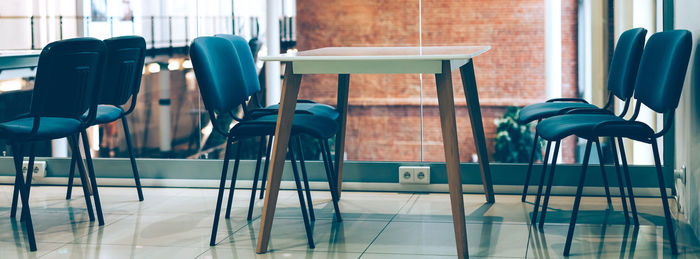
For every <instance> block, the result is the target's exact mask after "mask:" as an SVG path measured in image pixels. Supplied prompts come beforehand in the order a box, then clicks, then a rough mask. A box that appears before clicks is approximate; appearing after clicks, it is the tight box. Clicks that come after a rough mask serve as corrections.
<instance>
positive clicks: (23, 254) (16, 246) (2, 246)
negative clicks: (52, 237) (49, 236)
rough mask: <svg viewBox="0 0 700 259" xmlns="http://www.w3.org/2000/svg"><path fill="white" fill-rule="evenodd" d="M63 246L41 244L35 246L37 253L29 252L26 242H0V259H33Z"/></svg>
mask: <svg viewBox="0 0 700 259" xmlns="http://www.w3.org/2000/svg"><path fill="white" fill-rule="evenodd" d="M61 246H63V244H61V243H41V242H38V243H37V244H36V248H37V251H35V252H30V251H29V243H27V242H26V241H18V242H0V258H3V259H14V258H18V259H33V258H39V257H41V256H43V255H46V254H48V253H51V252H53V251H54V250H56V249H57V248H59V247H61Z"/></svg>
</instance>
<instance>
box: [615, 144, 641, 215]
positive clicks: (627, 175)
mask: <svg viewBox="0 0 700 259" xmlns="http://www.w3.org/2000/svg"><path fill="white" fill-rule="evenodd" d="M617 144H618V146H619V147H620V157H621V159H622V169H623V170H624V172H625V181H626V182H627V194H628V195H629V196H628V197H629V202H630V209H632V219H633V221H634V225H635V226H639V217H638V216H637V205H636V202H635V201H634V192H633V191H632V177H630V170H629V167H628V166H627V156H626V155H625V143H623V142H622V138H617Z"/></svg>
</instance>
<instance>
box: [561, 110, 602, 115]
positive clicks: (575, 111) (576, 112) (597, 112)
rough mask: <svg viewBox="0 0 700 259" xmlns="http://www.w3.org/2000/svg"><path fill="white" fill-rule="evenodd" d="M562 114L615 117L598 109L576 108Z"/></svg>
mask: <svg viewBox="0 0 700 259" xmlns="http://www.w3.org/2000/svg"><path fill="white" fill-rule="evenodd" d="M562 114H609V115H615V114H614V113H613V112H611V111H608V110H603V109H598V108H577V109H569V110H566V111H564V112H563V113H562Z"/></svg>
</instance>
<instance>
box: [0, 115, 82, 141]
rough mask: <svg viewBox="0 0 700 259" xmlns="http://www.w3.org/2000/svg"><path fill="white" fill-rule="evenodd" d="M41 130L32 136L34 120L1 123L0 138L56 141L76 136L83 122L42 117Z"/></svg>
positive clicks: (24, 119)
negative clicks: (72, 135)
mask: <svg viewBox="0 0 700 259" xmlns="http://www.w3.org/2000/svg"><path fill="white" fill-rule="evenodd" d="M39 120H40V123H39V128H38V129H37V131H36V133H34V134H32V128H33V126H34V118H31V117H28V118H21V119H16V120H12V121H8V122H3V123H0V136H2V137H3V138H8V139H22V140H25V141H28V140H39V139H56V138H62V137H66V136H68V135H71V134H75V133H76V132H78V130H80V125H81V122H80V121H79V120H77V119H72V118H59V117H41V118H39Z"/></svg>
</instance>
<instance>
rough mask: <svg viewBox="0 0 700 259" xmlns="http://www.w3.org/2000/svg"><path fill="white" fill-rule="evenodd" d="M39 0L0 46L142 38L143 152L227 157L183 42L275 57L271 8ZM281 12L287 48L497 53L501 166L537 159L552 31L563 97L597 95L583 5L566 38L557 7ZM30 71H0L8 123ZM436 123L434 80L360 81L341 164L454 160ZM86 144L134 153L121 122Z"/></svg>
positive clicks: (23, 100)
mask: <svg viewBox="0 0 700 259" xmlns="http://www.w3.org/2000/svg"><path fill="white" fill-rule="evenodd" d="M39 2H41V3H40V5H46V7H47V8H44V9H42V8H39V9H37V8H33V7H32V6H31V5H30V4H28V5H27V6H21V5H11V4H8V3H0V7H2V8H3V10H4V11H6V12H5V13H6V14H5V13H4V14H3V15H2V16H0V21H2V22H0V32H3V34H4V35H13V37H12V40H7V39H5V40H2V41H0V49H15V50H16V49H35V50H40V49H41V48H42V47H43V46H44V45H46V44H48V43H49V42H51V41H55V40H59V39H64V38H71V37H77V36H91V37H97V38H108V37H113V36H119V35H129V34H136V35H142V36H143V37H144V38H145V39H146V41H147V47H148V56H147V59H146V65H145V67H144V69H143V78H142V83H141V92H140V93H139V96H138V98H137V99H136V102H137V104H136V109H135V110H134V112H133V113H132V114H130V115H129V116H128V117H127V118H128V122H129V124H130V125H129V126H130V130H131V134H132V140H133V146H134V150H135V153H136V156H137V157H140V158H187V159H202V158H209V159H218V158H220V157H222V151H223V143H224V140H223V137H222V136H220V135H218V134H217V133H216V132H213V131H212V125H211V123H210V121H209V118H208V114H207V113H206V111H205V110H204V107H203V105H202V103H201V98H200V96H199V91H198V88H197V84H196V79H195V77H194V73H193V71H192V65H191V62H189V59H188V53H187V46H188V44H189V43H191V41H192V39H194V38H195V37H197V36H202V35H213V34H217V33H229V34H230V33H234V34H237V35H241V36H243V37H245V38H246V39H249V40H251V41H255V42H258V43H262V48H261V49H259V52H256V54H258V55H265V54H267V46H266V45H265V43H264V42H265V38H266V37H267V36H268V34H267V33H266V31H265V28H266V26H265V19H264V17H265V15H266V10H267V9H266V6H265V1H233V2H229V1H218V0H198V1H185V0H177V1H165V2H162V1H161V2H153V1H131V0H92V1H83V4H84V6H82V7H80V6H77V4H76V2H75V1H60V2H61V3H62V4H65V6H64V8H56V7H57V6H54V5H57V3H51V1H39ZM281 2H282V13H281V14H280V16H281V17H280V21H279V23H280V43H281V44H280V45H281V51H282V52H287V51H304V50H310V49H316V48H322V47H331V46H437V45H488V46H491V49H490V50H489V51H488V52H486V53H485V54H483V55H480V56H478V57H476V58H475V59H474V65H475V70H476V79H477V85H478V91H479V99H480V104H481V112H482V116H483V118H482V120H483V124H484V131H485V134H486V138H487V149H488V152H489V156H490V160H491V161H492V162H494V161H495V162H527V159H529V152H530V150H531V147H532V137H531V136H532V133H533V132H532V130H534V129H532V130H528V129H529V128H530V127H531V126H532V125H530V127H528V126H524V125H517V124H514V121H513V116H515V114H517V110H518V109H519V108H520V107H523V106H525V105H528V104H532V103H537V102H542V101H544V100H546V99H547V96H548V94H547V92H548V91H549V90H548V89H547V83H546V80H547V76H548V74H547V71H546V68H545V65H546V62H548V60H547V59H546V58H545V57H546V56H547V55H546V53H545V52H546V51H548V49H547V48H546V46H545V38H546V33H555V34H558V36H559V37H560V38H561V45H560V47H561V71H560V72H561V84H560V85H558V86H557V87H559V88H560V89H559V90H560V92H561V94H560V95H561V96H563V97H589V98H590V91H591V89H586V87H587V84H583V83H581V82H582V79H581V78H580V77H581V75H582V72H581V70H582V69H583V68H582V67H583V66H584V64H583V63H581V62H584V61H585V60H586V59H585V58H583V59H582V58H581V56H582V55H583V56H585V55H591V53H589V52H586V51H585V46H584V45H585V44H583V43H582V39H581V38H580V37H581V36H580V35H582V34H581V33H580V32H581V31H582V30H583V29H582V26H583V25H581V24H580V23H579V21H580V20H581V19H580V17H581V15H582V14H581V13H582V12H581V8H582V5H581V3H579V1H576V0H566V1H561V20H560V24H559V29H560V31H556V32H551V31H550V32H547V31H546V28H548V27H547V26H549V24H548V23H547V21H546V20H545V16H544V15H543V13H544V12H545V4H546V2H547V1H506V0H498V1H490V0H479V1H468V2H463V1H427V0H426V1H423V0H396V1H327V0H284V1H281ZM78 3H80V2H78ZM62 6H63V5H62ZM66 6H67V7H66ZM37 10H38V11H37ZM41 10H44V11H41ZM45 10H52V11H51V13H50V12H48V11H45ZM76 10H77V11H76ZM553 28H556V27H553ZM582 44H583V45H582ZM582 50H583V51H582ZM264 69H265V68H264V64H263V63H262V62H259V61H258V70H259V72H260V73H261V75H260V78H261V79H264V77H265V76H264V72H263V71H264ZM33 73H34V70H33V69H31V68H23V69H18V70H6V71H2V73H0V91H1V92H2V94H0V98H2V99H3V100H5V101H2V102H0V103H1V104H0V105H3V106H5V107H7V109H3V118H2V119H3V120H7V119H9V118H11V117H12V116H13V114H20V113H22V112H24V111H26V109H27V107H28V105H29V102H30V96H31V94H30V91H29V89H31V88H32V84H33V81H32V80H33ZM452 79H453V85H454V97H455V104H456V117H457V127H458V136H459V139H460V140H459V145H460V155H461V157H460V159H461V161H463V162H475V161H476V159H477V158H476V151H475V147H474V141H473V137H472V133H471V127H470V125H471V123H470V122H469V115H468V112H467V109H466V101H465V96H464V91H463V89H462V87H461V77H460V75H459V73H458V71H455V72H454V73H453V75H452ZM337 80H338V78H337V76H335V75H308V76H304V78H303V80H302V86H301V91H300V94H299V98H300V99H311V100H314V101H316V102H319V103H325V104H329V105H335V104H336V98H337ZM263 81H264V80H263ZM263 88H265V87H264V84H263ZM595 91H603V89H602V88H601V89H595ZM266 94H279V93H274V92H266V89H263V91H262V92H261V96H258V98H259V99H260V100H263V101H264V100H265V96H264V95H266ZM127 105H128V104H127ZM439 119H440V117H439V113H438V107H437V97H436V89H435V77H434V75H430V74H424V75H352V76H351V77H350V92H349V106H348V120H347V131H346V132H347V133H346V135H347V138H346V143H347V144H346V148H345V154H342V155H343V156H344V157H345V158H346V159H348V160H357V161H407V162H441V161H443V160H444V153H443V147H442V138H441V135H442V134H441V130H440V124H439ZM89 135H90V142H91V147H92V148H93V153H94V155H95V156H96V157H127V156H128V153H127V150H126V143H125V136H124V132H123V129H122V125H121V123H120V122H114V123H109V124H106V125H101V126H99V127H93V128H91V129H90V130H89ZM257 141H258V140H257V139H255V140H253V139H251V140H245V141H243V142H242V143H241V145H243V146H244V147H245V148H243V155H242V158H243V159H254V158H255V151H256V150H257V147H258V145H257ZM304 142H309V144H308V145H305V146H309V147H308V148H305V149H308V150H305V157H307V159H318V158H319V155H318V153H317V151H315V149H314V148H313V147H315V145H314V144H313V143H311V142H312V140H310V139H305V140H304ZM331 146H333V145H332V143H331ZM3 148H4V147H3ZM40 150H41V151H40V154H42V155H46V156H49V155H53V156H58V157H62V156H63V157H65V156H67V155H68V154H69V152H68V151H67V145H66V143H65V141H54V142H51V143H48V142H47V143H45V145H43V146H42V148H41V149H40ZM581 150H582V149H581V145H580V144H579V143H578V141H577V139H575V138H573V137H572V138H568V139H566V140H565V141H564V142H563V145H562V151H561V158H560V160H559V161H563V162H564V163H575V162H578V161H580V153H581ZM630 153H631V152H630ZM638 154H640V153H638ZM638 154H635V155H638ZM339 155H340V154H339ZM594 157H595V156H594ZM630 161H631V162H632V161H633V160H632V159H630ZM640 161H641V160H640Z"/></svg>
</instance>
